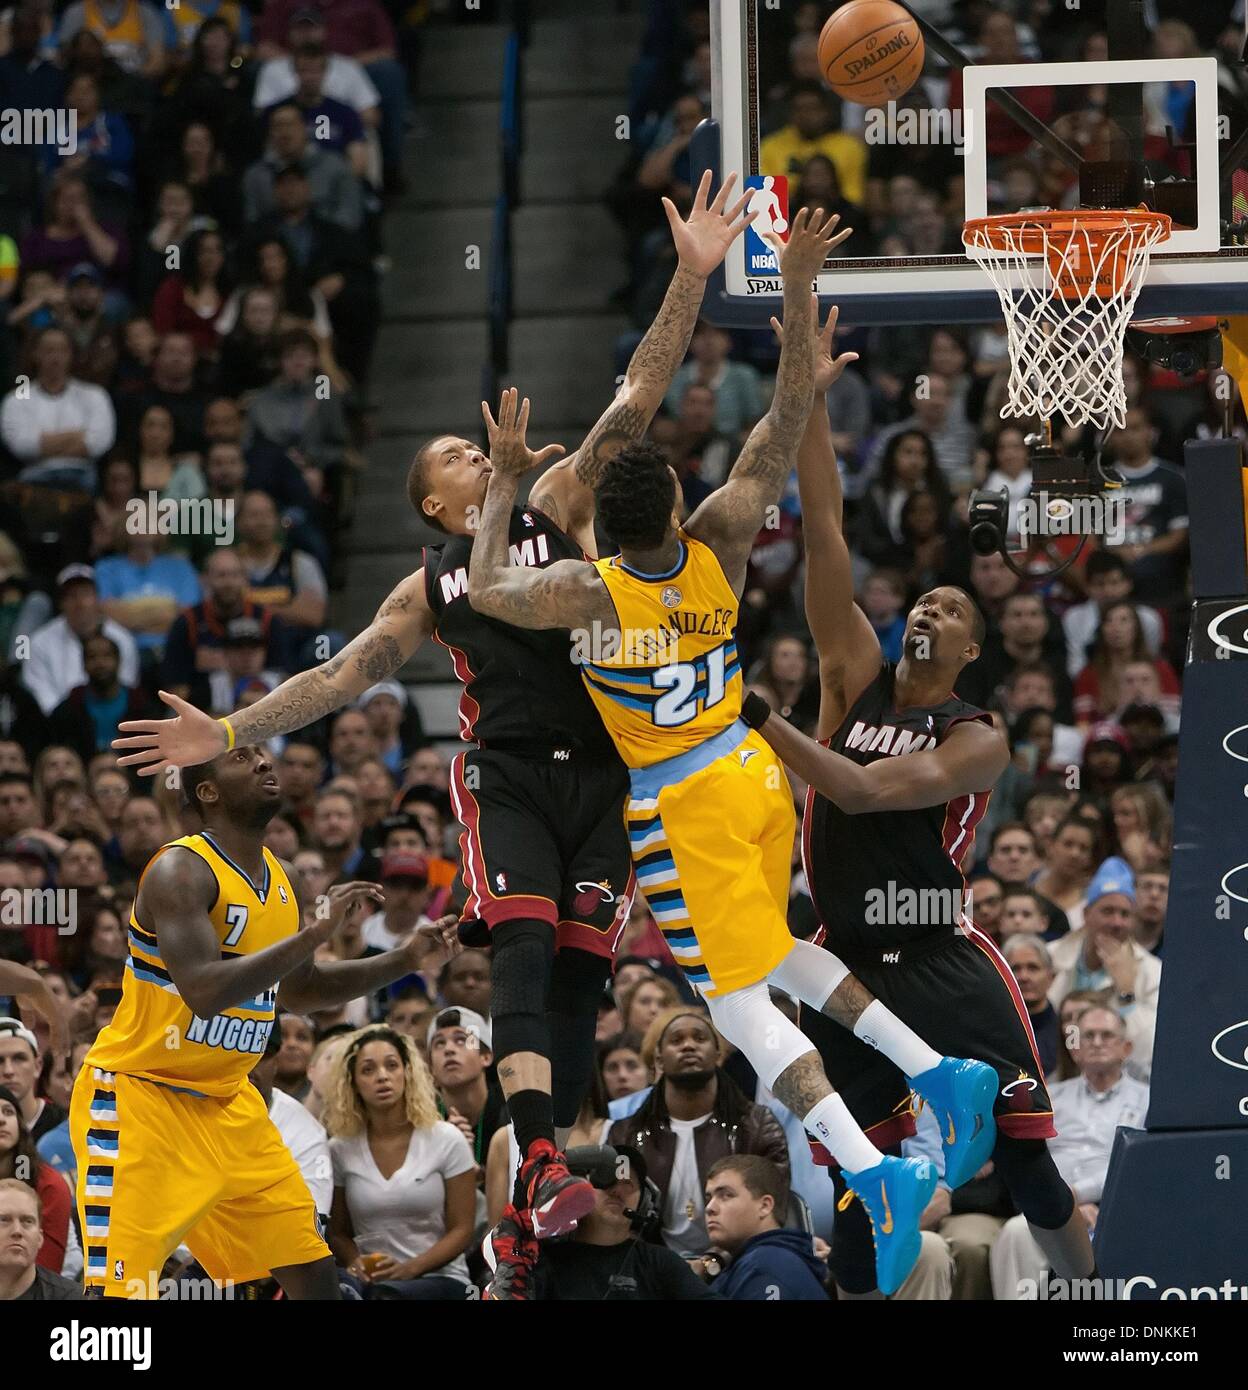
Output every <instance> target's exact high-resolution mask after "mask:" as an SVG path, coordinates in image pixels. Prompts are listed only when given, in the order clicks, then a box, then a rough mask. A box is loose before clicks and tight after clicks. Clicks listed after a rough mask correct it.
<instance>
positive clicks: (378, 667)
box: [113, 569, 433, 773]
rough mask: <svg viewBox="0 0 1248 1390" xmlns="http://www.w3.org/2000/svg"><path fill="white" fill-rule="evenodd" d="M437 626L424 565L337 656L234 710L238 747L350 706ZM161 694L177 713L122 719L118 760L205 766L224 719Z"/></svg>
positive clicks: (220, 747) (222, 738) (149, 768)
mask: <svg viewBox="0 0 1248 1390" xmlns="http://www.w3.org/2000/svg"><path fill="white" fill-rule="evenodd" d="M432 631H433V614H432V612H431V611H430V609H429V604H428V601H427V600H426V598H425V572H424V570H423V569H420V570H417V571H416V573H415V574H411V575H408V577H407V578H406V579H405V580H404V581H403V582H402V583H401V584H400V585H399V586H398V587H397V588H396V589H395V590H394V592H393V593H392V594H391V595H390V596H389V598H387V599H386V601H385V602H384V603H383V604H382V605H381V607H380V608H379V609H378V610H377V616H376V617H375V618H374V619H373V621H372V622H371V623H370V624H369V626H368V627H366V628H365V629H364V631H363V632H361V633H360V635H359V636H358V637H356V638H354V639H353V640H352V641H351V642H349V643H348V644H347V645H346V646H345V647H344V648H343V649H342V651H340V652H339V653H338V655H337V656H335V657H331V658H330V660H329V661H325V662H322V664H321V665H320V666H314V667H313V668H312V670H310V671H302V672H300V673H299V675H297V676H291V678H290V679H289V680H287V681H283V682H282V684H281V685H279V686H278V687H277V689H276V690H273V691H270V692H269V694H267V695H266V696H265V697H264V698H263V699H262V700H257V701H256V703H255V704H254V705H251V706H249V707H248V708H247V709H245V710H238V711H236V712H235V713H234V714H231V715H230V716H229V722H230V726H231V727H232V728H233V730H234V743H235V745H236V746H238V747H243V746H245V745H247V744H252V743H263V742H264V741H265V740H266V739H270V738H273V737H274V736H275V735H277V734H288V733H291V732H293V731H294V730H295V729H302V728H305V727H306V726H307V725H308V724H312V723H315V722H316V720H318V719H320V718H322V717H323V716H325V715H327V714H329V713H330V712H331V711H333V710H336V709H341V708H342V707H343V706H344V705H348V704H350V703H351V701H352V700H354V699H355V698H356V697H357V696H359V695H362V694H363V693H364V691H366V690H367V689H368V687H369V686H370V685H375V684H376V683H377V682H378V681H380V680H385V678H386V677H387V676H391V675H393V674H394V673H395V671H397V670H399V668H400V667H401V666H402V665H403V664H404V663H405V662H406V661H407V660H408V659H409V658H410V657H411V656H412V654H413V653H414V652H415V651H416V649H417V648H418V647H419V646H420V644H421V643H422V642H423V641H424V640H425V638H426V637H428V636H429V634H430V633H431V632H432ZM160 698H161V699H162V700H163V701H164V702H165V704H167V705H168V706H169V708H170V709H172V710H173V711H174V713H175V715H176V716H177V717H176V718H174V719H129V720H126V721H125V722H124V723H122V724H119V725H118V726H117V727H118V730H119V732H120V733H122V734H125V735H127V737H125V738H116V739H114V740H113V747H114V748H116V749H117V750H118V751H119V752H121V753H122V754H123V756H122V757H120V758H118V760H117V761H118V762H119V763H121V764H123V765H129V764H135V765H137V768H138V771H139V772H140V773H155V772H161V771H163V770H164V769H165V768H167V767H189V766H191V765H192V764H195V763H205V762H208V761H209V760H210V759H212V758H214V757H216V755H217V754H218V753H221V752H223V751H224V750H225V748H226V747H227V745H228V743H229V735H228V732H227V730H226V727H225V725H224V724H223V723H222V722H221V721H220V720H219V719H213V718H212V716H211V715H209V714H205V713H204V711H203V710H199V709H196V708H195V706H194V705H191V704H188V703H187V702H186V701H185V700H183V699H181V698H179V697H178V696H177V695H174V694H171V693H169V692H167V691H164V690H162V691H161V692H160Z"/></svg>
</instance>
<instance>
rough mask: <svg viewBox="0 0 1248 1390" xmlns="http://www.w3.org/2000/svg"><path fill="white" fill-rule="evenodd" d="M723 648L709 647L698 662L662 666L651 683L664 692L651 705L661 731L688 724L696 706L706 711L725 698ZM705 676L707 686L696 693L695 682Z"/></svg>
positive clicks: (696, 684)
mask: <svg viewBox="0 0 1248 1390" xmlns="http://www.w3.org/2000/svg"><path fill="white" fill-rule="evenodd" d="M725 650H726V649H725V648H724V647H723V646H718V647H714V648H712V650H711V651H709V652H707V654H706V655H705V656H704V657H699V658H698V660H697V661H677V662H673V663H672V665H670V666H661V667H659V669H658V670H657V671H655V673H654V674H653V676H651V678H650V679H651V681H652V683H653V685H654V687H655V689H656V690H663V691H665V692H666V693H665V694H663V695H660V696H659V698H658V699H657V700H656V701H655V702H654V722H655V723H656V724H657V725H658V726H659V727H660V728H663V729H674V728H676V727H678V726H679V725H681V724H687V723H688V722H689V721H690V720H691V719H693V718H695V717H696V716H697V714H698V712H699V709H698V705H699V701H700V702H701V708H702V709H703V710H708V709H710V708H712V706H714V705H717V704H719V702H720V701H721V700H722V699H723V698H724V662H725ZM703 673H705V678H706V686H705V689H704V690H703V691H701V692H699V691H698V680H699V678H700V677H701V676H702V675H703Z"/></svg>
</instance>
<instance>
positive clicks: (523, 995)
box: [490, 918, 555, 1062]
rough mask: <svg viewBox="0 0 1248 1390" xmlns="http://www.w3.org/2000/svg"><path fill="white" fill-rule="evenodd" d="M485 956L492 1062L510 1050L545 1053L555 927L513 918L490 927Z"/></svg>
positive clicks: (501, 1058)
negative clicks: (487, 955) (488, 954)
mask: <svg viewBox="0 0 1248 1390" xmlns="http://www.w3.org/2000/svg"><path fill="white" fill-rule="evenodd" d="M491 939H492V944H493V951H492V954H491V959H490V1031H491V1033H492V1035H493V1044H494V1046H493V1052H494V1060H495V1062H501V1061H502V1060H503V1058H504V1057H509V1056H511V1054H512V1053H513V1052H536V1053H538V1054H539V1056H542V1057H549V1056H550V1024H549V1023H548V1021H547V1018H546V1007H547V996H548V994H549V991H550V972H551V966H552V964H553V962H554V958H555V929H554V927H552V926H551V925H550V923H549V922H541V921H537V920H536V919H530V918H517V919H516V920H514V921H511V922H504V923H502V924H501V925H500V926H497V927H495V928H494V932H493V936H492V938H491Z"/></svg>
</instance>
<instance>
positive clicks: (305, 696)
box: [116, 173, 748, 1297]
mask: <svg viewBox="0 0 1248 1390" xmlns="http://www.w3.org/2000/svg"><path fill="white" fill-rule="evenodd" d="M732 184H733V177H732V176H730V177H729V179H728V180H727V181H726V182H725V184H724V186H723V188H722V189H721V190H720V192H719V194H718V195H717V197H716V198H715V199H714V201H713V202H708V195H709V192H710V174H709V173H708V174H707V175H705V176H704V178H703V179H702V182H701V184H700V185H699V187H698V189H697V192H696V194H695V196H694V200H693V207H692V210H691V212H690V215H689V217H688V219H687V220H685V221H682V220H681V218H680V216H679V214H678V213H677V212H676V209H675V207H674V206H673V205H672V203H671V202H670V201H669V200H667V199H664V206H665V208H666V210H667V216H668V221H669V223H670V225H671V229H672V235H673V238H674V240H675V242H676V248H677V252H678V254H679V265H678V267H677V270H676V274H675V275H674V277H673V279H672V283H671V286H670V287H669V289H668V292H667V296H666V298H665V299H664V301H663V305H662V307H661V309H660V310H659V313H658V315H657V316H656V318H655V321H654V323H653V324H652V325H651V328H650V331H649V332H648V333H647V334H646V336H645V337H644V338H643V339H642V341H641V343H640V344H639V346H638V348H637V350H636V352H635V353H634V354H633V358H632V361H631V362H630V363H629V368H628V373H627V376H626V377H625V380H624V384H623V386H622V387H621V389H620V391H619V392H618V393H617V395H616V397H615V400H614V401H613V402H612V404H611V406H610V407H609V408H608V409H607V411H606V412H605V414H604V415H603V416H602V418H601V419H600V420H599V421H598V423H597V424H596V425H595V426H594V428H593V430H592V431H591V432H590V435H589V437H588V438H587V439H586V441H585V443H584V444H583V445H582V446H581V448H580V449H579V450H578V452H577V453H576V455H575V456H574V457H573V458H572V459H569V460H567V461H566V462H562V463H559V464H556V465H554V466H553V467H551V468H549V469H548V470H547V472H546V473H545V474H544V475H543V476H542V477H541V479H540V480H539V481H538V482H537V483H536V484H535V486H534V488H533V492H532V494H531V496H530V498H529V502H528V504H527V505H526V506H523V507H520V506H516V507H513V508H512V509H511V514H510V516H509V517H508V530H509V536H510V546H511V549H512V551H513V552H514V553H515V555H516V557H517V563H520V564H524V565H528V566H531V567H532V568H533V569H534V570H542V569H544V568H546V567H547V566H550V565H553V564H556V563H558V562H559V561H561V560H565V559H567V558H570V557H573V556H575V557H577V558H578V559H579V558H581V557H582V556H583V555H586V554H588V555H593V554H595V553H596V548H595V541H594V494H593V487H594V485H595V483H596V482H597V481H598V479H599V478H600V477H601V474H602V470H603V468H604V467H605V466H606V464H607V463H608V462H609V461H610V460H611V459H612V458H613V457H614V456H615V454H616V453H618V452H619V450H620V449H621V448H622V447H623V446H624V445H626V444H628V443H630V442H631V441H633V440H636V439H640V438H641V436H642V435H644V434H645V432H646V430H647V428H648V427H649V425H650V421H651V420H652V419H653V417H654V414H655V412H656V411H657V410H658V408H659V405H660V404H661V403H662V400H663V397H664V394H665V393H666V391H667V389H668V387H669V386H670V384H671V382H672V378H673V377H674V376H675V373H676V370H677V368H678V367H679V366H680V363H681V362H682V360H683V359H684V356H685V352H686V350H687V349H688V346H689V340H690V338H691V336H692V333H693V329H694V326H695V324H696V323H697V317H698V311H699V309H700V308H701V305H702V297H703V293H704V291H705V288H706V277H707V276H708V275H709V274H710V272H711V271H712V270H714V269H715V267H716V266H718V265H719V264H720V262H721V261H722V260H723V258H724V255H725V254H726V252H727V250H728V247H729V246H730V245H731V243H732V241H733V239H734V238H735V237H736V236H737V235H738V234H739V233H740V232H741V230H742V229H743V227H744V226H745V225H746V221H747V220H748V219H743V217H742V213H743V211H744V208H745V205H746V203H747V202H748V196H747V197H745V198H741V199H740V200H738V201H737V202H735V203H730V201H729V195H730V193H731V190H732ZM553 452H561V451H560V450H558V449H557V447H552V448H549V449H543V450H541V451H539V452H537V453H530V454H529V455H528V456H527V462H528V465H529V466H530V467H532V466H534V465H536V464H540V463H542V462H544V461H545V460H546V459H547V458H548V457H549V456H550V455H551V454H552V453H553ZM489 476H490V459H489V458H488V457H487V456H486V455H485V454H484V453H483V452H482V451H481V450H480V449H479V448H477V447H476V446H475V445H474V444H472V443H471V442H470V441H469V440H466V439H459V438H455V437H453V436H443V437H440V438H437V439H434V440H431V441H430V442H429V443H428V444H426V445H425V446H424V447H423V448H421V449H420V450H419V451H418V452H417V454H416V458H415V460H414V461H413V463H412V467H411V472H410V475H409V478H408V496H409V498H410V500H411V502H412V504H413V505H414V506H415V507H416V509H417V510H418V511H419V512H420V513H421V515H422V516H423V517H424V519H425V520H426V521H427V522H429V523H430V525H432V526H434V527H435V528H436V529H437V530H439V531H441V532H443V533H444V534H445V536H446V540H445V543H444V544H442V545H438V546H430V547H428V548H427V549H426V551H425V554H424V564H423V566H422V567H421V568H420V569H419V570H417V571H416V573H415V574H413V575H411V576H409V577H408V578H407V579H405V580H404V581H403V582H402V583H401V584H400V585H399V586H398V587H397V588H396V589H395V590H394V592H393V593H392V594H391V595H390V597H389V598H388V599H387V600H386V601H385V603H384V604H382V606H381V609H380V610H379V612H378V614H377V616H376V618H375V619H374V620H373V623H372V624H371V625H370V626H369V627H368V628H367V629H366V630H365V631H364V632H362V633H361V634H360V635H359V636H358V637H356V638H355V639H354V640H353V641H352V642H351V643H349V644H348V646H347V647H346V648H344V650H343V651H342V652H341V653H340V654H339V655H338V656H336V657H334V658H333V659H332V660H331V661H328V662H326V663H325V664H324V665H322V666H318V667H316V668H315V669H313V670H311V671H307V672H304V673H303V674H301V675H298V676H295V677H293V678H292V679H291V680H288V681H286V682H285V683H284V684H282V685H281V686H279V687H278V688H277V689H276V690H275V691H273V692H272V693H271V694H269V695H267V696H265V698H264V699H262V700H260V701H258V702H257V703H256V704H254V705H252V706H250V708H248V709H246V710H244V711H240V712H238V713H235V714H232V715H230V716H229V718H228V719H226V720H225V721H222V722H218V721H216V720H213V719H211V718H209V717H208V716H207V715H206V714H203V713H201V712H200V711H198V710H196V709H194V708H193V707H192V706H190V705H188V704H186V703H185V702H183V701H181V700H178V699H177V698H176V697H172V696H162V698H164V699H165V702H166V703H167V704H169V705H170V706H172V707H173V708H174V709H175V710H176V711H177V712H178V717H177V718H176V719H172V720H163V721H148V720H138V721H134V722H130V723H126V724H123V725H122V726H121V727H122V731H123V733H125V734H126V735H128V737H124V738H121V739H119V740H118V741H117V744H116V746H117V747H118V748H119V749H121V750H123V751H125V752H126V754H127V756H125V757H124V758H123V759H122V761H123V762H126V763H134V764H137V765H139V766H140V768H141V770H143V771H156V770H157V769H158V768H160V767H162V766H164V765H167V764H174V765H179V766H184V765H185V764H186V763H188V762H201V761H202V760H203V759H205V758H207V757H211V756H213V755H214V754H216V753H218V752H220V751H221V750H222V749H223V747H225V746H226V745H227V743H229V744H231V745H232V743H233V742H234V741H235V740H236V741H237V742H239V743H252V742H259V741H261V740H264V739H267V738H271V737H273V736H274V735H276V734H282V733H290V732H292V731H293V730H295V729H300V728H303V727H304V726H305V725H307V724H310V723H312V722H313V721H314V720H316V719H319V718H321V717H322V716H323V715H326V714H328V713H329V712H330V711H331V710H335V709H340V708H341V707H342V706H343V705H346V704H348V703H350V702H351V701H352V700H354V699H355V698H356V697H357V696H359V695H360V694H362V693H363V692H364V691H365V690H366V689H367V688H368V687H369V686H370V685H372V684H374V682H376V681H380V680H383V679H384V678H385V677H387V676H390V675H392V674H393V673H394V672H395V671H397V670H398V669H399V668H400V667H401V666H402V665H403V664H404V663H405V662H406V661H407V660H408V658H409V657H411V655H412V653H413V652H415V651H416V649H417V648H418V647H419V646H420V645H421V643H422V642H423V641H424V640H425V639H426V638H427V637H430V636H432V637H435V638H436V639H437V640H439V641H441V642H442V643H443V644H444V645H446V646H447V647H448V648H449V649H450V651H451V654H452V657H453V659H454V663H455V670H456V674H457V675H458V676H459V678H460V680H461V681H463V682H464V691H463V696H462V699H461V702H460V731H461V733H462V734H463V737H464V738H465V739H467V740H469V741H470V742H471V743H472V744H474V745H475V746H474V747H472V748H470V749H469V751H467V752H465V753H461V754H460V755H459V757H458V758H456V760H455V765H454V769H453V778H452V795H453V798H454V801H455V807H456V814H457V816H458V818H459V820H460V821H461V823H462V824H463V825H464V827H465V830H464V834H463V836H462V837H461V840H460V846H461V851H462V856H463V871H464V876H465V879H466V880H467V883H468V888H469V894H470V896H469V901H468V906H467V909H466V914H465V915H466V918H467V917H471V918H475V919H479V920H480V921H481V922H484V924H485V927H486V928H488V929H489V933H490V944H491V947H492V960H491V1022H492V1025H493V1050H494V1055H495V1058H496V1059H497V1064H498V1076H499V1080H500V1081H501V1083H502V1088H503V1092H504V1094H505V1095H506V1097H507V1103H508V1107H509V1109H510V1112H511V1117H512V1120H513V1121H514V1123H515V1127H516V1137H517V1141H518V1143H519V1146H520V1152H521V1155H522V1159H523V1163H522V1168H521V1172H520V1177H519V1180H518V1182H517V1191H516V1202H515V1204H514V1209H511V1210H510V1214H509V1216H508V1222H507V1223H505V1226H506V1228H505V1229H502V1230H500V1231H499V1232H497V1233H495V1236H494V1237H493V1239H492V1242H491V1244H492V1251H493V1256H494V1257H495V1258H496V1259H497V1260H498V1261H499V1264H498V1267H497V1272H496V1275H495V1280H494V1284H493V1285H492V1288H491V1295H492V1296H510V1297H521V1296H523V1288H522V1285H523V1283H524V1280H525V1279H526V1277H527V1268H528V1265H527V1263H526V1262H525V1261H524V1260H521V1259H516V1260H513V1259H512V1258H511V1254H512V1251H513V1250H515V1249H518V1248H519V1247H520V1246H521V1245H522V1244H523V1240H524V1237H525V1236H526V1234H528V1233H529V1232H530V1231H535V1232H536V1234H537V1235H539V1236H555V1235H559V1234H562V1233H565V1232H567V1231H569V1230H571V1229H572V1228H573V1227H574V1226H575V1224H576V1222H577V1220H578V1219H579V1218H580V1217H581V1216H583V1215H585V1214H586V1213H587V1212H589V1211H590V1210H592V1208H593V1205H594V1200H595V1199H594V1190H593V1188H592V1187H591V1186H590V1184H589V1183H588V1182H587V1181H585V1180H584V1179H583V1178H577V1177H573V1176H572V1175H571V1174H569V1172H568V1170H567V1167H566V1165H565V1164H564V1162H563V1158H562V1155H561V1154H560V1153H559V1150H558V1146H557V1144H556V1127H558V1128H559V1129H560V1130H562V1131H564V1132H565V1133H566V1131H567V1130H569V1129H570V1128H571V1126H572V1125H573V1123H574V1122H575V1119H576V1114H577V1111H578V1110H579V1108H580V1104H581V1100H582V1097H583V1095H584V1093H585V1091H586V1090H587V1088H588V1085H589V1080H590V1076H591V1074H592V1069H593V1057H594V1030H595V1026H596V1022H597V1014H598V1002H599V1000H600V999H601V997H602V991H603V988H604V986H605V984H606V981H607V979H608V977H609V973H610V966H611V957H612V954H613V952H614V949H615V946H616V943H617V941H618V939H619V936H620V933H621V932H622V930H623V927H624V925H625V923H626V921H627V918H628V910H629V905H630V902H631V898H632V893H633V879H632V866H631V861H630V857H629V852H628V840H627V837H626V836H625V834H624V829H623V800H624V797H625V795H626V793H627V790H628V779H627V776H626V775H625V772H624V768H623V766H622V764H621V763H620V760H619V758H618V757H617V755H616V753H615V751H614V749H613V748H612V746H611V741H610V739H608V738H607V736H606V734H605V732H604V731H603V728H602V725H601V723H600V722H599V720H598V718H597V715H596V714H595V713H594V709H593V705H592V704H591V703H590V700H589V697H588V696H587V695H586V693H585V690H584V688H583V686H582V684H581V680H580V676H579V675H578V673H577V668H576V667H575V666H574V665H573V663H572V661H571V659H570V648H569V638H568V634H567V632H563V633H554V632H551V633H535V632H533V631H530V630H528V629H527V628H525V627H522V626H517V625H515V624H512V623H508V622H496V621H494V620H492V619H489V618H486V617H483V616H481V615H480V614H479V613H477V612H475V611H474V610H473V609H472V608H471V607H470V606H469V602H468V565H469V562H470V559H471V556H472V552H473V534H474V531H475V526H476V521H477V518H478V517H479V515H480V512H481V509H482V506H483V504H484V502H485V493H486V485H487V482H488V479H489ZM134 750H139V751H137V752H136V751H134ZM552 1082H553V1099H552Z"/></svg>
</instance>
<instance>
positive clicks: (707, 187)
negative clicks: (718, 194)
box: [693, 169, 711, 212]
mask: <svg viewBox="0 0 1248 1390" xmlns="http://www.w3.org/2000/svg"><path fill="white" fill-rule="evenodd" d="M710 191H711V171H710V170H709V169H704V170H703V171H702V177H701V178H700V179H699V180H698V191H697V192H696V193H695V194H694V195H693V211H694V212H705V211H706V199H707V195H708V194H709V193H710Z"/></svg>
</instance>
